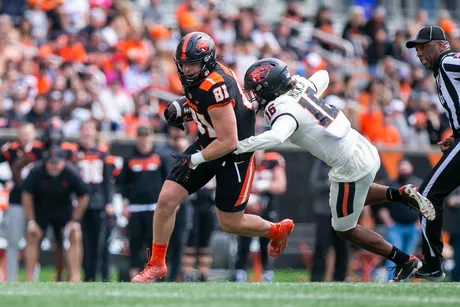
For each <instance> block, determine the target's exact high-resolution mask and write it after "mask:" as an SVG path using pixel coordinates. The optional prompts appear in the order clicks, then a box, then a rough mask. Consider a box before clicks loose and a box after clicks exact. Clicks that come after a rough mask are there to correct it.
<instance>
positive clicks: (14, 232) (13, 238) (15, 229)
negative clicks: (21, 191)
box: [5, 204, 25, 282]
mask: <svg viewBox="0 0 460 307" xmlns="http://www.w3.org/2000/svg"><path fill="white" fill-rule="evenodd" d="M5 228H6V229H5V230H6V240H7V243H8V246H7V248H6V274H7V278H6V280H7V281H8V282H16V281H18V280H17V279H18V269H19V259H18V254H19V240H21V238H22V237H23V236H24V229H25V217H24V209H23V208H22V206H21V205H18V204H10V206H9V208H8V211H7V213H6V216H5Z"/></svg>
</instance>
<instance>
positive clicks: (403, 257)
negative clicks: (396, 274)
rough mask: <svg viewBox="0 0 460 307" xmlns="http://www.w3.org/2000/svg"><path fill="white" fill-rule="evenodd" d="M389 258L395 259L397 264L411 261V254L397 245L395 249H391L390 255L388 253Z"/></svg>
mask: <svg viewBox="0 0 460 307" xmlns="http://www.w3.org/2000/svg"><path fill="white" fill-rule="evenodd" d="M387 259H388V260H391V261H393V262H394V263H396V264H397V265H402V264H404V263H406V262H407V261H409V259H410V256H409V255H408V254H406V253H405V252H403V251H401V250H400V249H399V248H397V247H396V246H393V249H392V250H391V253H390V255H388V257H387Z"/></svg>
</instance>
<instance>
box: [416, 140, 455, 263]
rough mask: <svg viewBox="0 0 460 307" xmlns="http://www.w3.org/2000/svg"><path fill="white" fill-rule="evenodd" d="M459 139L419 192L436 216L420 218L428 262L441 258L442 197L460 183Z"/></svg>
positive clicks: (438, 261) (424, 249) (424, 252)
mask: <svg viewBox="0 0 460 307" xmlns="http://www.w3.org/2000/svg"><path fill="white" fill-rule="evenodd" d="M459 151H460V139H456V140H455V142H454V144H453V145H452V146H451V147H450V148H449V150H448V151H447V152H445V153H444V154H443V156H442V158H441V160H439V162H438V163H437V164H436V165H435V167H434V168H433V169H432V170H431V172H430V174H429V175H428V177H426V178H425V180H424V181H423V183H422V185H421V186H420V188H419V192H420V193H421V194H422V195H423V196H425V197H427V198H428V199H429V200H430V201H431V202H432V203H433V206H434V207H435V210H436V218H435V219H434V221H428V220H426V219H425V218H422V219H421V221H422V232H423V235H422V238H423V255H424V256H425V260H427V261H428V262H430V261H434V262H435V263H437V264H439V263H440V260H441V258H442V249H443V243H442V237H441V230H442V215H443V209H442V206H443V203H444V199H445V198H446V197H447V196H448V195H449V194H450V193H452V191H453V190H455V189H456V188H457V187H458V186H459V185H460V153H459Z"/></svg>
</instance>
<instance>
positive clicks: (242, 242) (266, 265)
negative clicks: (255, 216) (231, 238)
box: [235, 210, 277, 271]
mask: <svg viewBox="0 0 460 307" xmlns="http://www.w3.org/2000/svg"><path fill="white" fill-rule="evenodd" d="M260 216H261V217H262V218H263V219H265V220H267V221H270V222H273V221H275V220H276V219H277V218H276V216H277V214H276V211H272V210H265V211H264V212H262V214H261V215H260ZM251 241H252V238H250V237H239V241H238V259H237V260H236V263H235V269H236V270H246V269H247V267H248V258H249V251H250V250H249V248H250V246H251ZM268 243H270V239H269V238H265V237H260V238H259V245H260V260H261V262H262V267H263V269H264V271H268V270H271V269H272V262H271V261H268V260H269V258H268Z"/></svg>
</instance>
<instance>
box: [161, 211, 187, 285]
mask: <svg viewBox="0 0 460 307" xmlns="http://www.w3.org/2000/svg"><path fill="white" fill-rule="evenodd" d="M185 206H186V205H181V206H180V207H179V208H178V210H177V213H176V222H175V226H174V230H173V232H172V235H171V239H170V241H169V246H168V253H167V257H166V259H167V262H168V278H167V280H168V281H177V278H178V277H179V274H180V272H181V263H182V261H181V258H182V251H183V248H184V243H185V231H186V227H187V216H186V214H187V212H186V210H187V208H186V207H185Z"/></svg>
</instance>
